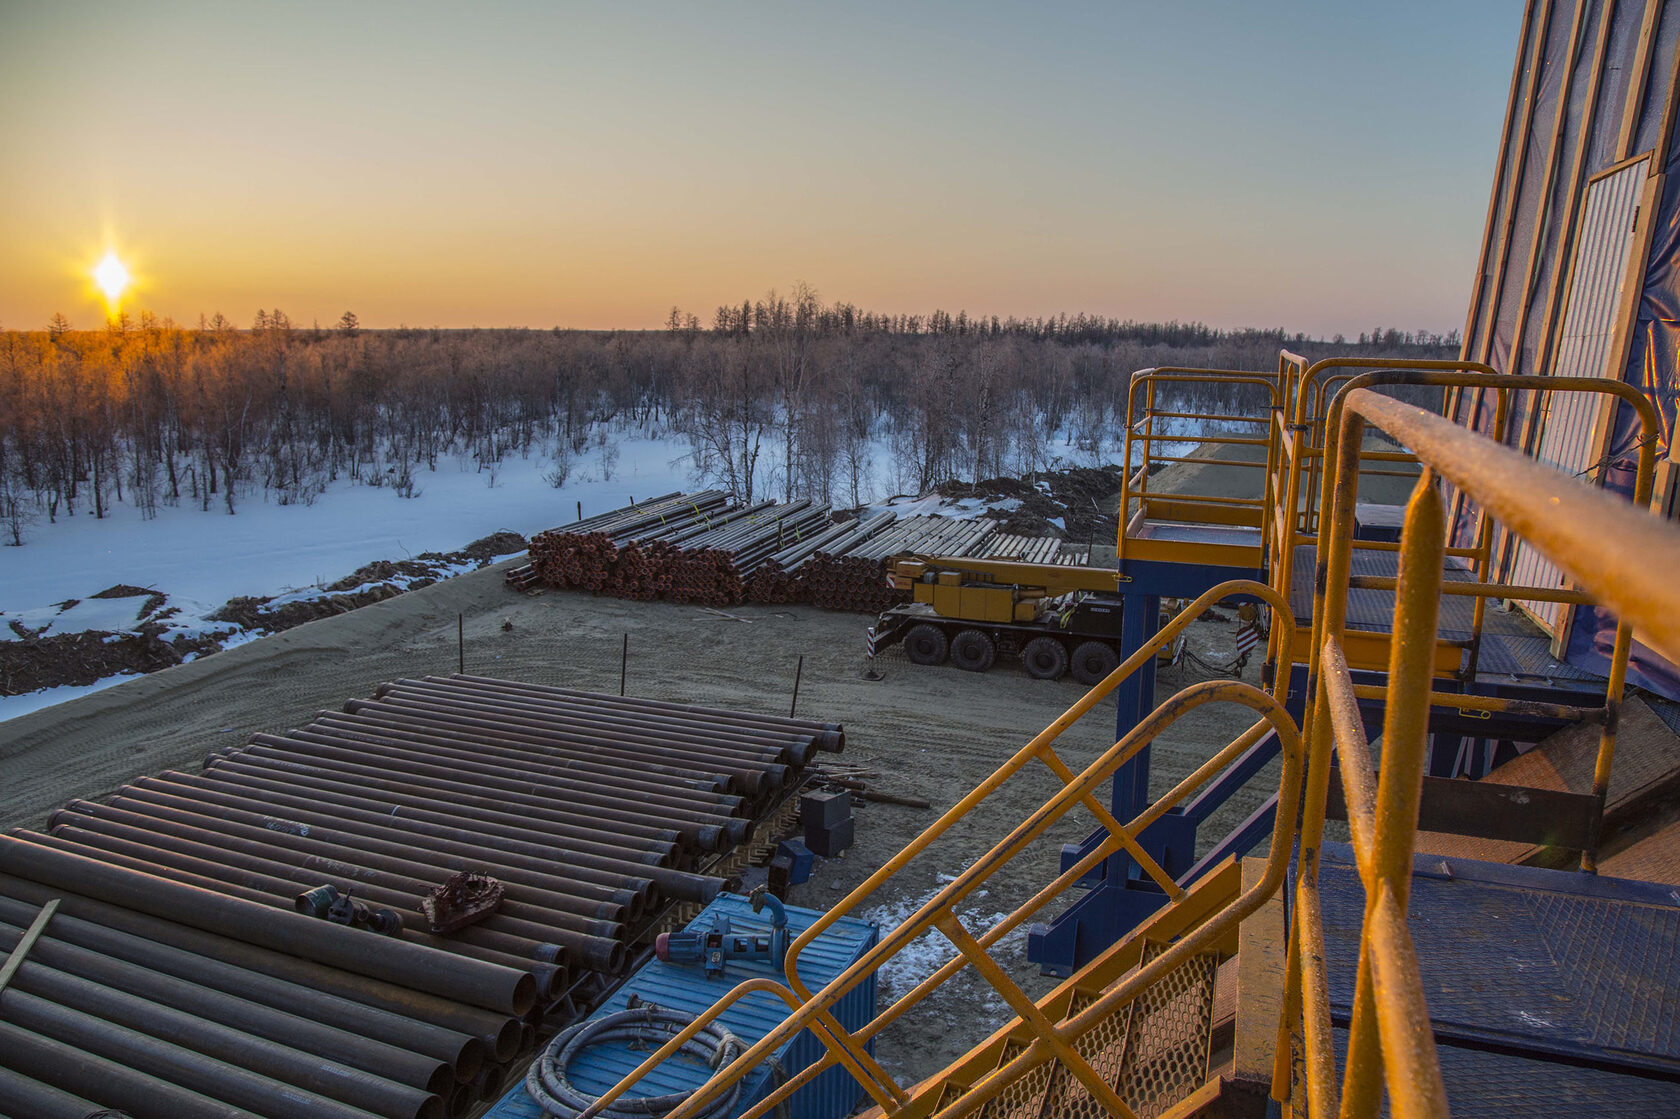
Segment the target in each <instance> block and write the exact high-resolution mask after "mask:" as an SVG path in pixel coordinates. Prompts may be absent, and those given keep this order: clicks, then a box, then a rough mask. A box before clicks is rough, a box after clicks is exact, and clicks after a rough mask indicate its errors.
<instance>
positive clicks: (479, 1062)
mask: <svg viewBox="0 0 1680 1119" xmlns="http://www.w3.org/2000/svg"><path fill="white" fill-rule="evenodd" d="M44 838H45V837H40V836H35V835H30V834H27V833H24V834H19V833H14V835H13V836H11V837H0V955H4V954H6V953H10V952H12V951H14V950H15V949H17V948H18V946H19V945H20V944H21V943H22V941H23V938H24V936H25V931H26V930H27V929H29V928H30V926H31V925H32V924H34V922H35V921H36V919H37V918H38V917H39V916H40V914H41V911H42V907H43V906H44V905H46V904H47V903H48V902H50V901H53V900H55V899H56V901H57V902H58V906H57V910H56V912H55V913H54V914H53V915H52V917H51V919H50V921H49V922H48V923H47V924H46V925H45V927H44V929H43V930H42V931H41V933H40V934H39V936H38V937H37V938H36V939H35V940H34V942H33V943H32V944H31V945H30V946H29V948H28V951H27V954H26V955H24V956H23V957H22V962H21V964H20V966H19V967H18V968H17V970H16V971H15V972H14V973H13V975H12V977H11V981H10V983H9V984H8V985H7V986H6V987H5V989H4V990H3V991H0V1109H3V1110H4V1113H6V1114H11V1115H19V1116H22V1115H30V1116H45V1117H47V1119H56V1117H57V1116H75V1117H77V1119H82V1117H85V1116H87V1115H90V1114H94V1113H97V1112H99V1111H100V1110H101V1109H104V1108H111V1109H120V1110H121V1111H123V1112H125V1113H127V1114H129V1115H132V1116H134V1117H135V1119H178V1117H180V1119H210V1117H215V1119H227V1117H229V1116H264V1117H271V1119H294V1117H295V1119H304V1117H316V1116H325V1117H328V1119H367V1117H368V1116H383V1117H387V1119H447V1117H454V1116H459V1115H463V1114H465V1113H466V1112H467V1111H469V1110H471V1109H472V1108H473V1107H474V1106H476V1105H477V1104H478V1103H479V1102H480V1101H481V1100H484V1099H490V1098H494V1097H495V1096H496V1095H497V1094H499V1093H500V1091H501V1090H502V1089H503V1087H504V1085H505V1082H506V1079H507V1071H508V1066H509V1064H510V1063H512V1062H514V1061H516V1060H518V1059H519V1058H520V1056H521V1054H522V1051H528V1050H529V1048H530V1043H531V1042H532V1041H534V1030H532V1029H531V1022H532V1016H533V1015H534V1013H535V1009H536V1006H537V995H538V992H537V990H536V984H535V983H534V982H533V980H532V977H531V976H530V975H529V974H528V973H527V972H526V971H524V970H521V969H517V968H509V967H502V966H498V965H495V964H490V963H485V962H482V961H478V960H473V959H469V958H466V957H463V956H458V955H451V954H445V953H439V952H435V951H431V950H429V949H426V948H423V947H419V946H417V945H413V944H407V943H403V942H401V941H393V940H390V939H388V938H384V937H377V936H374V935H373V934H370V933H366V932H362V931H359V930H355V929H350V928H347V927H345V926H342V925H335V924H331V923H329V922H325V921H319V920H316V919H314V918H310V917H304V916H302V915H300V914H296V913H289V912H283V911H277V910H275V909H273V908H270V907H268V906H264V905H259V904H254V903H253V902H250V901H247V900H243V899H241V898H237V897H229V896H226V895H225V894H222V893H220V892H212V891H208V890H203V889H197V888H194V887H193V886H192V885H188V884H184V883H180V882H176V881H171V880H167V879H164V878H160V877H156V876H152V875H148V874H144V873H140V872H137V871H135V870H132V869H127V868H124V867H121V866H117V865H113V864H111V863H108V862H104V861H100V860H98V859H95V858H89V857H84V856H83V855H81V854H79V853H76V852H73V851H66V850H61V849H58V848H57V847H55V846H54V845H53V844H51V843H47V842H43V840H44Z"/></svg>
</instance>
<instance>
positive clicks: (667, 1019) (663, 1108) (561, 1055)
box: [525, 1003, 747, 1119]
mask: <svg viewBox="0 0 1680 1119" xmlns="http://www.w3.org/2000/svg"><path fill="white" fill-rule="evenodd" d="M693 1022H694V1019H692V1018H690V1017H688V1016H686V1015H683V1014H678V1013H675V1012H674V1011H670V1010H665V1009H662V1008H660V1007H657V1006H654V1005H652V1004H651V1003H648V1004H644V1005H642V1006H639V1007H636V1008H635V1009H632V1010H621V1011H619V1012H618V1013H616V1014H609V1015H607V1016H606V1017H605V1018H597V1019H594V1020H591V1021H587V1022H579V1023H578V1024H577V1025H575V1026H570V1027H568V1028H566V1029H564V1030H562V1031H560V1033H558V1034H556V1035H555V1037H554V1040H553V1041H551V1042H549V1043H548V1047H547V1048H545V1049H544V1050H543V1052H542V1055H541V1056H539V1057H538V1058H537V1059H536V1060H535V1061H533V1062H531V1071H530V1072H529V1073H527V1074H526V1076H525V1092H526V1094H527V1095H529V1096H530V1097H531V1099H532V1100H533V1101H535V1102H536V1104H537V1106H538V1107H540V1108H542V1109H543V1114H544V1115H545V1116H555V1117H557V1119H577V1116H579V1115H581V1114H582V1113H583V1111H584V1109H586V1108H588V1107H589V1106H590V1105H592V1104H593V1103H595V1102H596V1100H597V1099H599V1098H600V1097H598V1096H592V1095H590V1094H589V1093H588V1092H584V1091H581V1090H580V1089H578V1088H577V1087H576V1086H575V1085H573V1084H572V1082H571V1080H570V1079H569V1078H568V1076H567V1071H568V1070H569V1068H570V1067H571V1063H572V1060H573V1059H574V1058H575V1057H576V1056H577V1055H578V1053H580V1052H582V1051H583V1050H584V1049H585V1048H587V1047H589V1046H591V1045H599V1044H601V1043H603V1042H608V1041H628V1042H631V1043H632V1044H636V1043H640V1044H644V1045H649V1046H652V1047H653V1048H658V1047H659V1046H661V1045H663V1044H665V1043H666V1042H667V1041H669V1040H671V1039H672V1038H673V1037H675V1036H677V1034H679V1033H681V1032H682V1031H683V1029H684V1028H686V1027H687V1026H690V1025H692V1024H693ZM746 1048H747V1045H746V1043H745V1042H744V1041H742V1040H741V1039H740V1038H738V1037H736V1036H735V1035H734V1034H732V1033H730V1032H729V1030H728V1029H727V1028H725V1027H723V1026H719V1025H717V1024H716V1023H715V1022H714V1023H712V1024H711V1025H708V1026H707V1027H706V1028H705V1029H703V1030H701V1031H700V1032H699V1033H697V1034H695V1035H694V1037H693V1038H691V1039H690V1040H688V1041H686V1042H684V1043H683V1046H682V1048H681V1049H680V1050H678V1052H679V1053H683V1054H686V1055H688V1056H690V1057H693V1058H695V1059H696V1060H699V1061H704V1062H705V1063H706V1065H707V1067H708V1068H712V1069H720V1068H723V1067H724V1066H725V1065H727V1064H729V1063H730V1062H731V1061H733V1060H734V1059H735V1058H736V1057H738V1056H740V1055H741V1054H742V1053H743V1052H745V1051H746ZM673 1056H675V1054H673ZM696 1090H697V1088H691V1089H689V1090H688V1091H686V1092H672V1093H669V1094H667V1095H663V1096H620V1097H619V1098H618V1099H616V1100H614V1101H613V1103H612V1105H611V1106H610V1107H607V1108H605V1109H603V1110H602V1111H601V1112H599V1114H600V1115H602V1116H603V1117H605V1119H647V1117H649V1116H660V1115H664V1114H666V1113H667V1112H670V1111H674V1110H675V1109H676V1108H677V1106H678V1105H679V1104H681V1103H682V1102H683V1101H684V1100H686V1099H688V1097H690V1096H692V1095H693V1094H694V1093H695V1091H696ZM740 1096H741V1081H740V1079H737V1080H736V1081H735V1083H734V1084H732V1085H731V1086H730V1090H729V1092H728V1094H726V1095H725V1096H723V1097H722V1098H721V1099H719V1100H718V1101H717V1102H716V1103H714V1104H712V1105H711V1106H710V1107H708V1108H707V1109H706V1110H705V1111H703V1112H701V1113H700V1115H699V1117H698V1119H723V1117H724V1116H726V1115H728V1114H730V1112H732V1111H733V1110H734V1108H735V1104H736V1101H737V1100H739V1099H740Z"/></svg>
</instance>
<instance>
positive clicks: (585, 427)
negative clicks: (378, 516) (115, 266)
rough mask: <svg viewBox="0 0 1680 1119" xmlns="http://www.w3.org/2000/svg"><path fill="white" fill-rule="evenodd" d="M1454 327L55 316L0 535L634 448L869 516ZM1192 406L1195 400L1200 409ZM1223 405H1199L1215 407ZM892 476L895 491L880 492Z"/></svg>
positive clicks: (8, 445)
mask: <svg viewBox="0 0 1680 1119" xmlns="http://www.w3.org/2000/svg"><path fill="white" fill-rule="evenodd" d="M1457 342H1458V339H1457V336H1456V332H1455V333H1454V334H1450V335H1445V336H1443V335H1435V334H1429V333H1421V334H1414V333H1408V332H1403V331H1400V330H1398V329H1392V328H1377V329H1375V330H1373V331H1371V332H1369V333H1367V334H1362V335H1361V336H1360V337H1359V338H1358V339H1357V340H1356V341H1349V340H1347V339H1344V338H1342V337H1340V336H1338V337H1336V338H1334V339H1331V340H1329V341H1323V340H1318V339H1312V338H1307V337H1305V336H1304V335H1301V334H1286V333H1285V332H1283V331H1281V330H1241V331H1223V330H1216V329H1213V328H1210V327H1207V326H1204V325H1201V324H1199V323H1176V322H1174V323H1137V322H1129V321H1126V322H1122V321H1117V320H1113V319H1103V318H1091V317H1088V316H1083V315H1079V316H1073V317H1068V316H1065V315H1062V316H1057V317H1054V318H1039V319H1027V320H1023V319H1005V320H999V319H997V318H970V317H968V315H966V314H963V313H959V314H956V315H954V316H953V315H951V314H947V313H945V312H942V311H937V312H935V313H933V314H932V315H929V316H925V317H923V316H913V315H881V314H875V313H871V312H866V311H860V310H859V309H858V308H856V307H853V306H851V305H849V304H843V303H836V304H828V303H824V302H823V301H822V300H821V299H820V298H819V297H818V296H817V295H816V293H815V292H813V291H811V290H810V289H808V288H807V287H805V286H803V285H800V286H797V287H795V288H794V289H793V290H792V292H791V293H789V294H788V295H785V296H784V295H780V294H778V293H776V292H770V293H769V294H767V295H766V296H764V297H763V298H760V299H757V300H750V299H749V300H744V301H743V302H741V303H740V304H737V305H730V306H724V307H719V308H718V309H717V310H716V311H715V312H714V314H713V315H712V316H711V318H710V321H709V322H702V320H701V318H700V317H699V316H698V315H696V314H693V313H685V312H683V311H682V310H680V309H678V308H672V310H671V314H670V318H669V320H668V323H667V326H666V328H665V329H663V330H652V331H617V332H603V331H582V330H562V329H555V330H534V329H490V330H478V329H473V330H461V329H435V328H434V329H414V328H401V329H394V330H377V331H375V330H364V329H362V328H361V327H360V326H359V325H358V323H357V320H356V316H355V315H354V314H353V313H350V312H346V313H345V315H344V317H343V318H342V319H341V320H340V321H339V322H338V323H337V324H335V325H334V326H333V327H331V328H322V327H319V326H310V327H302V326H299V325H298V324H296V323H294V322H292V321H291V319H289V318H288V317H287V316H286V314H285V313H284V312H282V311H279V310H259V311H258V312H257V313H256V314H255V316H254V317H253V319H252V321H251V323H250V325H249V327H240V326H237V325H235V324H234V323H233V322H231V321H229V320H227V319H225V318H223V317H222V316H221V315H220V314H218V315H216V316H214V317H213V318H211V319H209V320H204V321H201V322H200V323H199V324H198V325H197V326H196V327H192V328H188V327H183V326H180V325H178V324H175V323H172V322H170V321H168V320H164V319H159V318H157V317H155V316H152V315H150V314H145V313H142V314H140V315H139V316H138V318H137V319H135V318H131V317H130V316H128V315H126V314H125V315H119V316H117V317H116V318H114V319H113V320H112V321H110V322H109V323H107V324H106V325H105V326H104V327H103V328H101V329H97V330H78V329H75V328H74V327H73V326H72V324H71V323H70V322H68V321H67V320H66V319H65V318H64V317H63V316H62V315H57V316H54V318H53V320H52V321H51V322H50V323H49V324H48V325H47V327H46V329H44V330H38V331H36V330H22V331H20V330H13V331H7V332H0V534H3V538H4V541H5V543H7V544H9V545H17V544H22V543H25V542H26V541H27V539H28V536H29V529H30V527H31V526H32V525H34V524H36V523H38V522H39V521H41V520H46V521H56V520H57V519H58V518H59V517H61V516H71V515H75V514H78V513H83V514H87V513H91V514H92V515H93V516H95V517H103V516H105V515H106V513H107V511H108V510H109V509H110V508H111V506H112V503H113V502H126V503H128V504H130V505H132V506H134V507H136V508H137V509H139V510H140V512H141V513H142V515H145V516H151V515H154V514H155V512H156V510H157V508H158V506H159V505H160V504H163V505H180V504H190V505H192V506H195V507H197V508H199V509H201V510H204V511H206V512H210V511H212V510H215V511H220V512H224V513H228V514H234V513H237V512H238V510H239V507H240V505H241V503H243V502H245V501H250V500H269V501H275V502H279V503H282V504H289V503H295V502H304V503H308V502H313V501H314V500H315V499H316V498H317V497H318V496H319V495H320V494H322V493H323V492H324V491H325V489H326V487H327V486H328V485H329V484H331V483H334V482H337V481H340V480H348V481H349V482H352V483H354V484H360V485H368V486H389V487H392V489H393V490H394V492H396V493H397V494H399V495H402V496H412V495H414V494H416V493H418V492H420V487H419V485H418V483H419V481H420V480H421V479H422V478H423V475H424V472H426V471H428V470H431V469H435V468H436V467H437V465H438V462H439V460H440V459H445V458H450V457H455V458H458V459H460V460H461V461H462V462H464V463H466V464H468V465H469V467H470V468H472V469H476V470H478V471H480V472H483V473H484V474H486V475H487V478H486V480H487V482H488V483H489V484H491V485H494V484H495V479H496V475H497V472H498V471H499V470H500V469H501V468H502V466H503V463H504V462H505V461H506V460H507V459H508V458H509V456H521V457H525V458H535V457H540V459H541V461H542V462H543V464H544V468H545V477H547V478H548V480H549V481H550V482H552V483H553V484H554V485H556V486H559V485H563V484H564V483H565V480H566V478H567V476H568V474H569V472H570V471H571V470H572V469H573V467H574V464H576V463H577V462H578V460H579V459H580V457H582V456H585V455H595V456H597V461H599V462H600V463H601V464H602V468H603V469H604V470H610V469H611V464H612V460H613V455H614V451H613V442H614V440H615V439H616V438H617V437H618V436H619V434H620V433H622V432H625V431H630V430H635V431H639V432H643V433H646V434H651V435H653V436H656V437H665V438H669V439H672V440H674V441H675V442H676V443H677V444H679V445H680V446H683V447H686V448H687V452H688V454H689V456H690V457H691V460H692V464H693V472H694V477H695V480H696V482H697V483H704V484H709V485H720V486H723V487H725V488H728V489H729V490H731V491H732V492H733V493H734V494H735V495H736V497H737V498H738V499H740V500H742V501H751V500H752V499H754V498H755V497H759V498H762V497H780V498H789V497H795V496H809V497H814V498H818V499H820V500H823V501H832V502H834V503H835V504H839V505H853V506H855V505H858V504H860V503H861V502H863V501H865V500H867V499H868V498H869V497H870V495H871V492H873V491H875V490H880V489H883V488H889V489H891V490H894V491H900V492H922V491H925V490H927V489H929V488H931V487H933V486H935V485H937V484H939V483H941V482H946V481H950V480H953V479H966V480H979V479H984V478H990V477H996V476H1000V475H1019V474H1024V473H1026V472H1029V471H1032V470H1035V469H1041V468H1044V467H1047V466H1049V465H1051V464H1052V463H1053V462H1054V461H1055V460H1057V459H1060V460H1062V461H1064V462H1067V463H1070V464H1076V465H1100V464H1101V463H1102V462H1104V461H1105V460H1106V458H1108V457H1110V456H1112V454H1113V445H1114V443H1115V440H1116V438H1117V437H1118V435H1119V433H1120V430H1121V428H1122V427H1123V426H1124V417H1125V386H1126V383H1127V378H1128V376H1129V374H1130V373H1131V372H1132V371H1134V370H1137V369H1141V368H1145V367H1149V366H1156V365H1168V364H1171V365H1189V366H1196V367H1214V368H1227V369H1255V370H1271V369H1274V368H1275V366H1276V361H1277V352H1278V350H1279V348H1280V347H1284V346H1287V347H1289V348H1291V349H1296V350H1299V351H1301V352H1303V353H1305V354H1306V355H1308V356H1309V357H1319V356H1327V355H1329V354H1332V353H1338V354H1339V353H1347V354H1356V355H1362V356H1373V357H1376V356H1383V357H1403V358H1413V359H1422V358H1434V357H1449V356H1454V355H1455V354H1456V352H1457ZM1187 403H1193V402H1187ZM1208 403H1211V402H1208ZM883 471H884V472H885V474H886V476H885V477H883V476H881V474H882V472H883Z"/></svg>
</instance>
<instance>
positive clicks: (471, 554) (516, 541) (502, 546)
mask: <svg viewBox="0 0 1680 1119" xmlns="http://www.w3.org/2000/svg"><path fill="white" fill-rule="evenodd" d="M525 546H526V540H525V538H524V537H523V536H521V535H519V534H518V533H517V532H509V531H507V530H506V529H503V530H502V531H501V532H493V533H491V534H490V535H489V536H486V537H484V538H483V539H480V540H474V541H473V542H472V543H471V544H468V545H467V546H466V547H465V548H462V549H461V550H460V551H459V552H456V553H455V554H456V555H457V556H460V557H461V558H462V559H469V560H475V561H477V562H478V564H479V565H480V566H483V565H484V564H487V563H489V562H490V561H491V560H493V559H495V558H496V557H497V556H511V555H515V554H516V553H519V552H523V551H524V550H525Z"/></svg>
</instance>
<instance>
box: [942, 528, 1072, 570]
mask: <svg viewBox="0 0 1680 1119" xmlns="http://www.w3.org/2000/svg"><path fill="white" fill-rule="evenodd" d="M1087 550H1088V549H1087ZM970 554H971V555H972V554H974V553H970ZM984 554H985V555H986V556H987V557H989V558H992V559H1012V560H1018V561H1020V562H1021V563H1048V564H1055V563H1061V562H1062V560H1061V554H1062V542H1061V540H1060V539H1059V538H1057V537H1054V536H1010V535H1005V534H1002V533H999V534H998V535H997V536H995V537H993V538H992V539H991V540H990V541H988V542H987V544H986V548H985V552H984Z"/></svg>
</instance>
